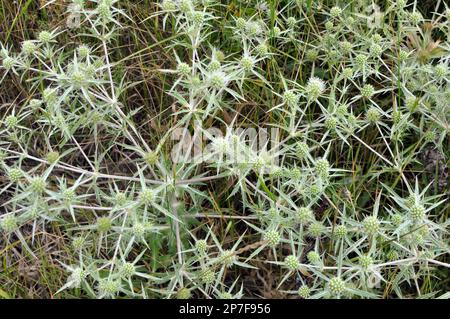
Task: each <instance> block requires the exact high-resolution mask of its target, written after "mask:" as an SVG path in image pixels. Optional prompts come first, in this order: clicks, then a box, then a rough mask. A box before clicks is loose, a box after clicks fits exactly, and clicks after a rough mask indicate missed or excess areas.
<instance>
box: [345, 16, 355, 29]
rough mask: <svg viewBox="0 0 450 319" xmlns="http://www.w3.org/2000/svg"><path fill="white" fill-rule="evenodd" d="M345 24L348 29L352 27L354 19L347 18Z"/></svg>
mask: <svg viewBox="0 0 450 319" xmlns="http://www.w3.org/2000/svg"><path fill="white" fill-rule="evenodd" d="M345 24H346V25H347V26H349V27H351V26H353V25H354V24H355V18H353V17H347V19H345Z"/></svg>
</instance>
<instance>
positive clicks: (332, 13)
mask: <svg viewBox="0 0 450 319" xmlns="http://www.w3.org/2000/svg"><path fill="white" fill-rule="evenodd" d="M341 14H342V9H341V8H340V7H337V6H334V7H332V8H331V9H330V16H331V17H332V18H339V17H340V16H341Z"/></svg>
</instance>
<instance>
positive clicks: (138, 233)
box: [131, 223, 146, 238]
mask: <svg viewBox="0 0 450 319" xmlns="http://www.w3.org/2000/svg"><path fill="white" fill-rule="evenodd" d="M145 231H146V228H145V225H144V224H143V223H134V225H133V227H132V228H131V233H132V234H133V236H135V237H137V238H142V237H144V235H145Z"/></svg>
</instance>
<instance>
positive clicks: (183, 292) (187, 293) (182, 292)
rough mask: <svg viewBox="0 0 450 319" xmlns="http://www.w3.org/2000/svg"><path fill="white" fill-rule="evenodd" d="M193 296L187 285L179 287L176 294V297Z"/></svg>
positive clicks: (186, 297) (187, 297)
mask: <svg viewBox="0 0 450 319" xmlns="http://www.w3.org/2000/svg"><path fill="white" fill-rule="evenodd" d="M191 297H192V293H191V290H190V289H188V288H185V287H183V288H181V289H179V290H178V291H177V293H176V295H175V298H176V299H191Z"/></svg>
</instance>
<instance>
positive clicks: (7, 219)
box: [0, 214, 19, 233]
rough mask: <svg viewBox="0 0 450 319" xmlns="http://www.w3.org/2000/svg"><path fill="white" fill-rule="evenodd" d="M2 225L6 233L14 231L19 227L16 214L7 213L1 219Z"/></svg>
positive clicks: (0, 223)
mask: <svg viewBox="0 0 450 319" xmlns="http://www.w3.org/2000/svg"><path fill="white" fill-rule="evenodd" d="M0 226H1V229H3V230H4V231H5V232H6V233H10V232H13V231H15V230H16V229H17V228H19V226H18V221H17V218H16V216H14V215H11V214H10V215H6V216H4V217H3V218H2V219H1V222H0Z"/></svg>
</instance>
